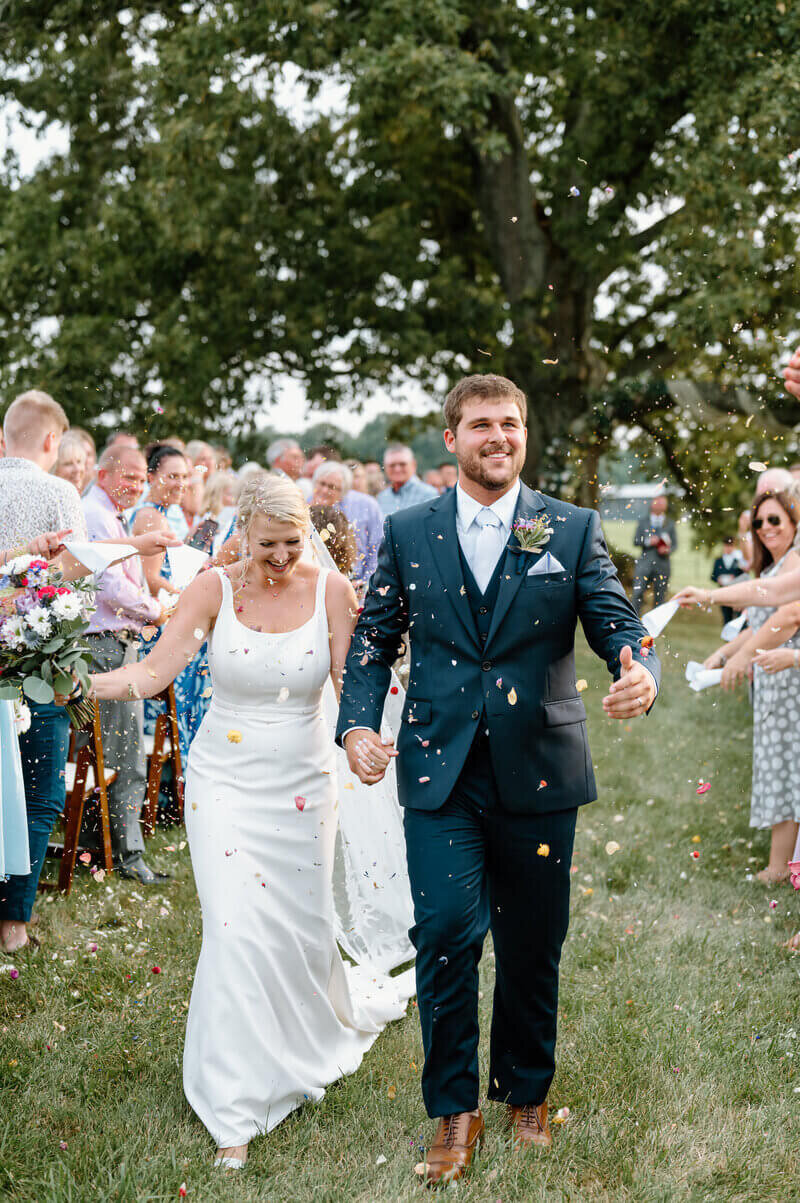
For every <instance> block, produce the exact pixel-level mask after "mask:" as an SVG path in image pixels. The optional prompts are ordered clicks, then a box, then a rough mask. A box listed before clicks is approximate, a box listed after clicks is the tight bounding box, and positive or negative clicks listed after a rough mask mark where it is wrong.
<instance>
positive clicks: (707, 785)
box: [695, 781, 711, 794]
mask: <svg viewBox="0 0 800 1203" xmlns="http://www.w3.org/2000/svg"><path fill="white" fill-rule="evenodd" d="M710 789H711V782H710V781H701V782H700V784H699V785H698V787H697V789H696V790H695V793H696V794H707V793H708V791H709V790H710Z"/></svg>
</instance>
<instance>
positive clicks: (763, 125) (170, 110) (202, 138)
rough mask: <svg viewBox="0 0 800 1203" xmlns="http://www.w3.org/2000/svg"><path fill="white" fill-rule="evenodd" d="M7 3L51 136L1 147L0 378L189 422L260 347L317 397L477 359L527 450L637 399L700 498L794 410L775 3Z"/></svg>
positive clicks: (14, 54)
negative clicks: (511, 409) (523, 402)
mask: <svg viewBox="0 0 800 1203" xmlns="http://www.w3.org/2000/svg"><path fill="white" fill-rule="evenodd" d="M2 20H3V21H4V25H3V27H2V35H3V44H4V52H5V59H6V62H7V63H8V64H10V65H11V67H12V70H10V71H7V72H6V73H5V78H4V80H3V82H2V83H1V84H0V89H2V93H3V95H4V96H5V97H6V98H8V99H9V100H13V101H15V102H16V103H18V104H19V105H20V106H21V110H20V111H21V113H22V114H23V118H24V120H26V121H28V122H29V123H30V124H31V126H32V127H35V126H39V125H46V123H48V122H59V123H61V124H62V125H63V126H65V127H66V129H67V131H68V134H69V149H68V151H67V152H66V153H64V154H54V155H51V156H50V157H49V158H47V159H46V160H45V161H44V162H42V163H41V164H40V165H39V167H38V168H37V169H36V171H35V172H34V173H33V174H32V175H31V176H30V177H28V178H21V176H20V173H19V170H18V166H17V164H16V163H15V161H14V159H13V157H11V156H8V157H7V159H6V162H5V165H4V173H3V179H2V195H1V196H0V200H1V201H2V215H0V238H1V240H2V245H3V248H4V250H3V254H2V259H0V352H2V353H1V354H0V384H2V388H3V392H4V393H5V394H7V395H11V394H13V392H14V390H15V389H17V388H19V387H22V386H23V385H27V384H29V383H30V382H31V381H32V380H35V381H36V382H40V383H43V384H45V385H47V386H48V387H50V388H51V389H52V390H54V391H55V392H56V393H57V394H58V396H59V397H60V398H61V399H62V400H63V401H65V403H66V405H67V407H68V409H69V410H70V413H71V415H72V416H73V418H74V419H75V420H77V419H78V418H79V417H80V418H81V419H83V420H85V421H87V420H88V421H102V420H103V418H105V420H106V421H110V420H114V419H117V418H118V417H119V416H120V415H125V416H130V417H132V419H133V420H142V418H143V417H149V418H152V415H153V411H154V409H162V408H163V410H164V411H165V417H164V421H167V422H169V424H170V425H173V426H174V424H175V422H176V421H178V420H180V422H181V425H182V427H183V428H184V429H190V428H191V429H213V428H214V427H215V426H220V425H222V426H224V425H225V424H226V423H231V422H233V421H235V420H237V419H239V420H241V418H242V415H244V414H246V413H248V412H251V411H252V408H253V407H254V406H255V405H258V404H260V403H261V402H262V401H263V400H264V398H265V397H266V396H268V395H269V391H270V388H271V387H272V382H274V381H275V380H276V379H277V378H278V377H279V376H280V374H281V373H290V374H292V375H293V376H295V377H297V378H299V379H301V380H302V381H303V382H304V384H305V387H306V388H307V390H308V393H309V395H310V397H311V398H312V399H313V400H314V401H315V402H317V403H318V404H319V405H320V406H321V407H333V406H335V405H338V404H340V403H357V402H358V400H359V399H360V398H362V397H363V396H364V394H365V392H366V391H368V390H369V389H371V388H374V387H375V386H376V385H378V384H383V385H387V384H388V385H389V386H390V387H392V386H394V385H396V384H397V383H398V382H399V381H401V380H403V379H408V378H413V379H415V380H417V381H419V382H421V384H422V385H423V386H424V387H426V388H429V389H431V391H432V392H436V394H437V399H438V397H439V396H440V395H441V390H442V386H443V383H444V382H446V381H447V380H448V379H451V378H453V377H455V376H457V375H459V374H461V373H463V372H465V371H486V370H493V371H500V372H503V373H506V374H508V375H511V376H513V377H514V378H515V379H516V380H518V382H519V383H520V384H521V385H522V386H523V387H524V388H525V389H526V391H527V392H528V394H529V397H530V399H531V409H532V413H531V420H530V456H529V465H528V469H529V472H530V474H531V475H532V476H536V475H539V476H544V478H545V479H549V480H551V481H552V480H553V479H554V478H555V476H556V474H557V472H558V470H559V469H560V468H563V465H564V463H565V461H566V460H567V457H568V456H569V454H570V453H572V454H573V455H574V454H575V449H576V448H579V449H580V454H581V457H582V458H583V459H584V472H583V480H584V481H585V482H587V483H590V482H591V478H592V472H593V467H594V465H596V461H597V456H598V455H599V454H600V452H601V451H602V450H603V449H604V448H605V447H607V446H608V444H609V440H610V438H611V435H612V432H613V430H614V428H615V426H616V425H618V424H620V423H623V424H627V425H629V426H630V425H635V426H640V427H641V428H642V429H644V430H645V431H646V432H647V434H648V435H650V436H652V438H653V439H655V440H656V441H657V442H658V443H659V445H660V446H661V448H662V451H663V454H664V455H665V457H666V461H667V463H668V464H669V465H670V468H671V469H672V470H673V471H674V472H675V474H676V475H677V477H678V478H679V479H682V482H683V483H684V485H685V486H686V487H687V488H688V489H689V491H690V496H691V497H692V499H693V500H695V501H696V502H697V503H698V504H702V503H703V502H704V501H705V502H706V503H707V502H708V499H709V498H710V497H712V496H715V494H714V484H713V482H712V481H709V480H708V479H707V477H706V475H704V469H703V460H702V455H699V454H698V440H700V441H702V440H703V438H706V439H710V440H711V441H712V442H713V443H714V445H715V446H726V445H729V444H731V442H732V441H733V443H735V445H736V447H738V448H739V454H740V458H741V456H742V455H746V454H747V447H748V446H749V444H748V443H747V440H748V439H750V438H751V436H758V438H761V439H763V438H764V437H769V436H779V435H781V433H782V432H784V431H785V430H786V428H791V427H792V426H794V424H795V423H796V422H797V421H798V408H797V404H796V402H795V401H794V400H793V399H792V398H788V397H787V396H786V395H785V393H784V392H783V390H782V388H781V387H780V384H779V382H778V381H777V379H776V376H775V365H776V364H777V362H778V360H779V359H780V357H781V356H782V355H783V353H784V339H785V338H786V337H787V336H788V335H789V334H790V332H791V331H792V330H793V329H794V328H795V327H796V325H797V321H796V312H797V304H796V296H797V284H798V272H797V266H796V259H795V255H796V246H797V234H798V213H799V212H800V210H799V208H798V190H797V161H796V159H795V157H794V155H793V150H794V148H795V147H796V146H798V145H800V136H799V135H800V103H798V98H799V96H800V91H799V89H800V14H798V10H797V6H795V5H792V4H791V3H789V2H788V0H786V2H785V3H783V2H777V3H776V2H775V0H711V2H709V3H704V4H697V3H695V2H693V0H637V3H635V4H631V3H629V2H626V0H597V2H596V3H593V4H573V5H568V4H563V3H548V2H542V3H537V2H535V0H531V2H529V3H523V2H520V3H502V2H498V0H491V2H483V0H476V2H473V3H467V2H465V0H415V2H414V3H408V2H406V0H364V2H363V3H362V2H358V0H344V2H342V3H334V2H332V0H331V2H329V0H316V2H315V3H304V2H301V0H285V2H283V3H279V2H277V0H259V2H258V3H247V2H245V0H226V2H224V3H223V2H221V0H220V2H216V0H196V2H193V0H188V2H185V3H176V2H174V0H167V2H166V3H162V4H160V5H159V6H158V7H157V9H155V10H154V8H153V6H151V5H149V4H141V3H136V2H133V3H129V4H125V5H123V4H117V3H113V2H111V0H105V2H93V3H91V4H90V3H81V2H80V0H60V2H56V3H43V2H41V0H40V2H36V0H29V2H27V3H24V4H22V3H17V4H14V3H12V4H11V5H6V7H5V12H4V16H3V18H2ZM287 81H290V83H291V85H292V86H291V87H290V86H288V84H287ZM689 379H691V380H692V381H694V382H695V384H696V385H697V387H695V388H687V387H685V386H684V385H682V384H681V383H680V382H681V381H684V380H689ZM676 382H678V383H676ZM730 415H740V416H741V418H742V421H741V425H740V426H739V425H737V426H736V427H735V428H734V432H733V435H732V434H731V428H730ZM748 417H749V418H750V422H751V423H752V425H750V426H749V427H745V425H744V423H745V421H746V420H747V418H748ZM709 429H710V434H709V433H708V430H709ZM704 432H705V433H704ZM726 440H727V442H726ZM755 445H756V444H755V443H754V444H753V446H755ZM742 448H744V451H743V450H742ZM690 452H691V454H689V453H690Z"/></svg>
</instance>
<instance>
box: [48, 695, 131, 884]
mask: <svg viewBox="0 0 800 1203" xmlns="http://www.w3.org/2000/svg"><path fill="white" fill-rule="evenodd" d="M88 732H89V739H88V740H87V742H86V743H85V744H83V746H82V747H80V748H77V750H76V743H75V739H74V737H73V738H72V739H71V740H70V761H69V762H68V763H67V770H68V776H67V800H66V804H65V806H64V843H63V844H49V845H48V848H47V852H48V855H50V856H60V857H61V868H60V870H59V874H58V883H57V884H56V883H54V882H48V881H44V882H41V883H40V889H42V890H54V889H58V890H60V891H61V892H62V893H64V894H68V893H69V892H70V889H71V888H72V878H73V876H74V874H75V861H76V860H77V857H78V851H79V849H80V836H81V825H82V823H83V814H84V810H85V809H86V803H87V801H88V799H89V798H90V797H91V795H92V794H93V793H94V792H95V791H97V807H98V811H99V814H100V830H101V834H102V840H103V846H102V858H103V867H104V868H105V870H106V872H107V873H113V871H114V861H113V858H112V855H111V822H110V819H109V815H108V792H107V791H108V787H109V785H111V782H112V781H114V779H115V778H116V775H117V774H116V772H106V767H105V762H104V760H103V735H102V732H101V730H100V714H99V712H98V709H97V702H95V703H94V711H93V714H92V719H91V722H90V724H89V725H88ZM73 756H74V761H73V760H72V757H73ZM73 765H74V775H73V774H72V773H70V772H69V770H71V769H72V768H73ZM90 774H91V777H90ZM70 777H72V780H71V781H70Z"/></svg>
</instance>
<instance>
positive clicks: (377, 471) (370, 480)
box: [364, 459, 386, 512]
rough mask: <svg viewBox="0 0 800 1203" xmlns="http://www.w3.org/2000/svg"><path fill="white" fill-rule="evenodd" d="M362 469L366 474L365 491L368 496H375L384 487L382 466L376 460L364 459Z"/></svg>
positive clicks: (384, 479) (384, 478)
mask: <svg viewBox="0 0 800 1203" xmlns="http://www.w3.org/2000/svg"><path fill="white" fill-rule="evenodd" d="M364 471H365V472H366V474H367V492H368V493H369V495H370V497H377V496H378V494H379V493H382V492H383V490H384V489H385V488H386V477H385V476H384V475H383V468H382V467H381V466H380V464H379V463H378V461H377V460H375V459H368V460H365V461H364ZM381 512H382V511H381Z"/></svg>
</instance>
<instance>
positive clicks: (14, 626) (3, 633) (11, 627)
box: [0, 616, 25, 648]
mask: <svg viewBox="0 0 800 1203" xmlns="http://www.w3.org/2000/svg"><path fill="white" fill-rule="evenodd" d="M24 632H25V627H24V625H23V622H22V619H21V618H20V617H19V616H17V617H15V618H7V619H6V621H5V622H4V623H3V625H2V626H0V642H2V643H4V644H5V645H6V647H11V648H18V647H23V646H24V644H25V634H24Z"/></svg>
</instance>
